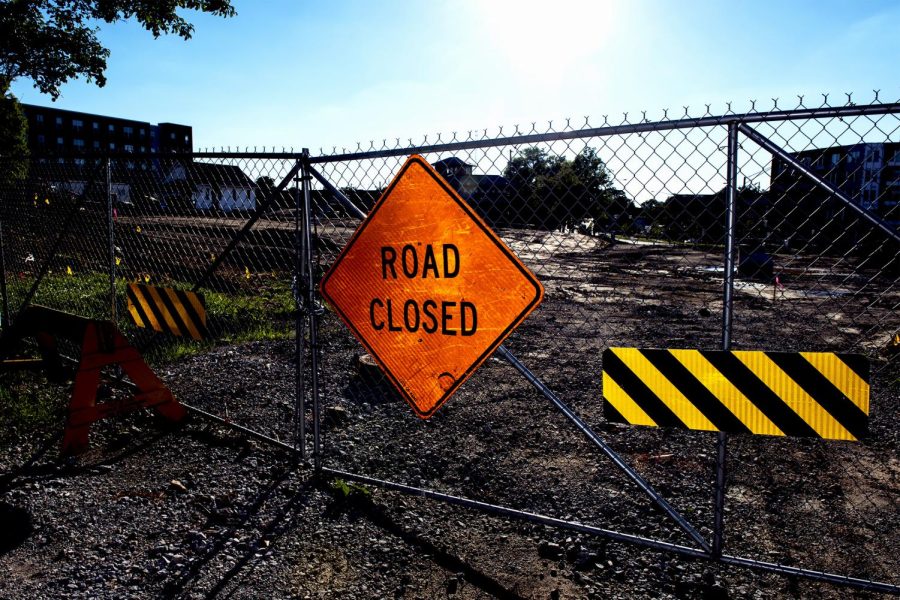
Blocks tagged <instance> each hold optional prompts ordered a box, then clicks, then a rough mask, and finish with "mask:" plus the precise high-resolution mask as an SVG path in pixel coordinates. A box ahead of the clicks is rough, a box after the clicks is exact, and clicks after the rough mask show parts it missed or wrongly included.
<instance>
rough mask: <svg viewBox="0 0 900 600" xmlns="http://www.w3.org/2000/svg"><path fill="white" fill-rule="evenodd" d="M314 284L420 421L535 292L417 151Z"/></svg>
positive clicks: (515, 320) (531, 303)
mask: <svg viewBox="0 0 900 600" xmlns="http://www.w3.org/2000/svg"><path fill="white" fill-rule="evenodd" d="M321 291H322V295H323V296H325V299H326V300H327V301H328V302H329V303H330V304H331V305H332V306H333V307H334V309H335V311H336V312H337V314H338V315H340V317H341V319H343V321H344V322H345V323H346V324H347V325H348V326H349V327H350V329H351V330H352V331H353V333H354V334H355V335H356V337H357V338H358V339H359V341H360V342H361V343H362V344H363V346H365V347H366V349H367V350H368V351H369V353H370V354H371V355H372V356H373V357H374V358H375V360H376V361H377V362H378V364H379V365H380V366H381V368H382V370H383V371H384V372H385V374H386V375H387V377H388V378H389V379H390V380H391V382H393V384H394V385H395V386H396V388H397V389H398V390H399V391H400V393H401V394H402V396H403V397H404V398H405V399H406V401H407V402H409V404H410V406H412V408H413V410H415V411H416V414H418V415H419V416H420V417H422V418H423V419H427V418H428V417H430V416H431V415H433V414H434V413H435V411H436V410H437V409H438V408H440V406H441V405H442V404H443V403H444V402H446V401H447V399H448V398H449V397H450V396H451V395H453V393H454V392H455V391H456V390H457V389H459V386H460V385H461V384H462V383H463V382H464V381H465V380H466V379H468V378H469V376H471V375H472V373H474V372H475V370H476V369H477V368H478V366H479V365H481V363H483V362H484V361H485V360H486V359H487V358H488V357H489V356H490V355H491V354H492V353H493V352H494V350H496V349H497V347H498V346H499V345H500V344H501V343H503V340H504V339H506V337H507V336H509V334H510V333H512V331H513V330H514V329H515V328H516V327H517V326H518V325H519V324H520V323H521V322H522V321H523V320H524V319H525V317H527V316H528V314H529V313H530V312H531V311H532V310H534V308H535V307H536V306H537V305H538V304H539V303H540V301H541V299H542V298H543V295H544V288H543V287H542V286H541V284H540V282H538V280H537V278H535V276H534V274H532V273H531V271H529V270H528V269H527V268H526V267H525V265H523V264H522V262H521V261H520V260H519V259H518V258H517V257H516V255H515V254H513V252H512V250H510V249H509V248H508V247H507V246H506V244H504V243H503V241H502V240H501V239H500V238H499V237H497V235H496V234H495V233H494V232H493V231H491V229H490V228H489V227H488V226H487V224H485V222H484V221H483V220H482V219H481V218H480V217H479V216H478V215H477V214H475V212H474V211H473V210H472V209H471V208H470V207H469V206H468V205H467V204H466V203H465V201H463V199H462V198H460V197H459V195H458V194H457V193H456V192H455V191H454V190H453V188H451V187H450V186H449V185H448V184H447V182H446V181H444V180H443V178H442V177H441V176H440V175H438V174H437V172H435V170H434V169H433V168H432V167H431V165H429V164H428V163H427V162H426V161H425V159H423V158H422V157H421V156H411V157H410V158H409V159H408V160H407V161H406V163H405V164H404V165H403V167H402V168H401V169H400V172H399V173H398V174H397V176H396V177H395V178H394V180H393V181H392V182H391V185H390V186H389V187H388V189H387V190H386V191H385V192H384V194H382V196H381V198H380V199H379V200H378V202H377V203H376V204H375V206H374V207H373V208H372V212H371V213H369V216H368V217H367V218H366V220H365V221H364V222H363V223H362V225H360V226H359V229H357V230H356V233H354V234H353V237H352V238H351V239H350V242H349V243H348V244H347V245H346V246H345V247H344V250H343V251H342V252H341V254H340V256H339V257H338V258H337V260H336V261H335V263H334V265H333V266H332V267H331V270H330V271H329V272H328V273H327V274H326V275H325V278H324V279H323V280H322V284H321Z"/></svg>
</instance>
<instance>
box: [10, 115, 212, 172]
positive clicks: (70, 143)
mask: <svg viewBox="0 0 900 600" xmlns="http://www.w3.org/2000/svg"><path fill="white" fill-rule="evenodd" d="M22 109H23V111H24V112H25V118H26V119H27V121H28V148H29V150H30V151H31V154H32V156H35V157H41V156H67V157H75V160H79V159H77V156H78V155H79V154H85V155H88V154H90V155H97V154H122V153H126V154H135V155H152V154H157V155H159V154H171V153H173V152H175V153H182V152H191V151H193V148H194V140H193V131H192V129H191V127H190V126H189V125H178V124H176V123H159V124H156V125H154V124H151V123H149V122H147V121H135V120H132V119H120V118H118V117H108V116H105V115H95V114H90V113H82V112H75V111H71V110H64V109H60V108H53V107H49V106H36V105H33V104H23V105H22Z"/></svg>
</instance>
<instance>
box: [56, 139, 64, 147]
mask: <svg viewBox="0 0 900 600" xmlns="http://www.w3.org/2000/svg"><path fill="white" fill-rule="evenodd" d="M63 143H64V142H63V139H62V138H61V137H58V138H56V145H57V146H62V145H63Z"/></svg>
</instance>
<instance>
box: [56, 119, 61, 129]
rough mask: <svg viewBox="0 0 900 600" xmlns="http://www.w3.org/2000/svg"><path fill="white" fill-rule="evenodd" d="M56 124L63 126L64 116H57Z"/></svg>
mask: <svg viewBox="0 0 900 600" xmlns="http://www.w3.org/2000/svg"><path fill="white" fill-rule="evenodd" d="M56 126H57V127H60V126H62V117H56Z"/></svg>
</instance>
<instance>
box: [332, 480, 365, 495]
mask: <svg viewBox="0 0 900 600" xmlns="http://www.w3.org/2000/svg"><path fill="white" fill-rule="evenodd" d="M328 487H329V488H331V491H332V492H334V495H335V496H337V497H338V498H339V499H342V500H363V499H369V498H371V497H372V490H370V489H369V488H367V487H366V486H364V485H362V484H359V483H353V482H350V483H348V482H346V481H344V480H343V479H332V480H331V482H330V483H329V484H328Z"/></svg>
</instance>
